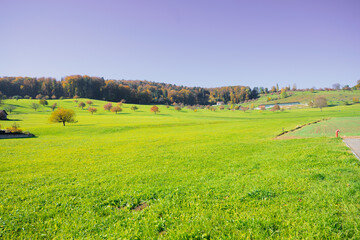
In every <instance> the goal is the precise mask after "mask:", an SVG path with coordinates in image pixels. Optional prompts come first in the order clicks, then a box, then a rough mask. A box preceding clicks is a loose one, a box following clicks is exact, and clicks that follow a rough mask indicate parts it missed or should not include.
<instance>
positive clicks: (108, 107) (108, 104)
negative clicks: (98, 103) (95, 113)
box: [104, 103, 112, 111]
mask: <svg viewBox="0 0 360 240" xmlns="http://www.w3.org/2000/svg"><path fill="white" fill-rule="evenodd" d="M111 108H112V104H111V103H107V104H105V105H104V110H107V111H110V110H111Z"/></svg>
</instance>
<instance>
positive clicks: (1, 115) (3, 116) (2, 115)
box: [0, 110, 8, 120]
mask: <svg viewBox="0 0 360 240" xmlns="http://www.w3.org/2000/svg"><path fill="white" fill-rule="evenodd" d="M7 115H8V114H7V112H6V111H5V110H0V120H8V118H7Z"/></svg>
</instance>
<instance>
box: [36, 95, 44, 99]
mask: <svg viewBox="0 0 360 240" xmlns="http://www.w3.org/2000/svg"><path fill="white" fill-rule="evenodd" d="M35 98H36V99H42V98H43V95H41V94H38V95H36V97H35Z"/></svg>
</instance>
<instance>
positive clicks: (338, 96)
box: [245, 90, 360, 106]
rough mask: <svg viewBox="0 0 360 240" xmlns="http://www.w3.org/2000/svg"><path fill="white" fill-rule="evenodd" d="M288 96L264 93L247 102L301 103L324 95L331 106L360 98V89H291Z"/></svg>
mask: <svg viewBox="0 0 360 240" xmlns="http://www.w3.org/2000/svg"><path fill="white" fill-rule="evenodd" d="M288 95H289V96H288V97H287V98H281V97H280V94H277V93H274V94H262V95H261V96H260V98H259V99H257V100H256V101H252V102H249V103H247V104H245V105H246V106H250V105H251V104H252V103H254V104H255V106H259V105H260V104H275V103H286V102H300V103H301V104H308V103H309V102H310V101H314V99H315V97H317V96H323V97H325V98H326V99H327V101H328V105H329V106H338V105H348V104H352V103H353V97H357V98H360V90H351V91H344V90H338V91H314V92H310V91H303V92H301V91H289V92H288ZM268 98H270V100H268Z"/></svg>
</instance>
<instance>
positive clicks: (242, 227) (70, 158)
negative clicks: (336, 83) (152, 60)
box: [0, 99, 360, 239]
mask: <svg viewBox="0 0 360 240" xmlns="http://www.w3.org/2000/svg"><path fill="white" fill-rule="evenodd" d="M87 100H88V99H79V100H78V101H79V102H80V101H84V102H86V101H87ZM92 101H93V102H94V104H93V107H96V108H98V111H97V112H96V113H94V114H93V115H92V114H91V113H90V112H88V111H87V110H86V108H87V107H85V108H84V110H82V109H81V108H79V107H77V105H78V104H77V103H75V102H73V99H64V100H48V102H49V106H51V105H52V104H53V103H54V102H57V104H58V106H60V107H64V108H69V109H73V110H74V111H75V112H76V114H77V116H76V120H77V122H76V123H67V124H66V126H65V127H64V126H62V124H61V123H50V122H49V120H48V119H49V116H50V114H51V112H52V110H51V109H50V107H49V106H45V107H40V108H39V109H38V110H37V111H35V110H34V109H32V108H31V107H30V106H31V103H32V102H38V100H24V99H20V100H18V101H16V100H5V105H6V104H12V105H15V106H16V109H15V110H14V112H13V113H12V114H10V115H9V116H8V117H9V118H10V119H12V120H16V121H1V122H0V124H1V126H2V128H6V127H10V126H11V125H12V124H13V123H14V122H16V123H17V124H19V125H20V128H21V129H23V130H25V131H29V132H31V133H33V134H35V135H36V138H28V139H0V172H1V174H0V180H1V181H0V188H1V189H0V191H1V196H0V238H2V239H17V238H21V239H24V238H25V239H41V238H43V239H52V238H55V239H69V238H89V239H90V238H91V239H92V238H105V239H114V238H117V239H159V238H160V239H229V238H232V239H242V238H249V239H250V238H255V239H264V238H275V239H276V238H279V239H280V238H281V239H284V238H285V239H289V238H290V239H299V238H305V239H312V238H316V239H348V238H353V239H359V238H360V232H359V228H360V221H359V215H360V201H359V200H360V178H359V176H360V164H359V160H358V159H356V158H355V157H354V155H353V154H352V153H351V151H350V150H349V149H348V148H347V147H346V145H345V144H344V143H343V142H342V140H341V139H336V138H334V133H332V131H333V130H332V129H331V130H328V132H329V134H317V133H318V132H317V131H316V130H314V131H311V134H310V135H308V136H307V138H300V139H287V140H278V139H276V138H275V137H276V136H277V135H278V134H280V133H281V132H282V131H283V129H284V130H285V131H287V130H290V129H293V128H295V127H296V126H298V125H302V124H306V123H309V122H313V121H316V120H319V119H324V118H330V120H329V121H328V123H333V122H335V123H337V122H336V121H339V122H340V120H337V119H342V120H341V121H343V120H344V121H345V120H346V121H347V122H346V125H348V124H353V122H355V121H356V122H359V118H360V104H355V105H351V106H340V107H339V106H337V107H329V108H323V110H322V111H320V109H310V108H307V109H298V110H285V111H283V112H280V111H279V112H271V111H268V110H266V111H258V110H254V111H247V112H243V111H229V110H219V109H218V110H216V111H210V110H207V109H197V111H196V112H194V111H193V110H191V109H186V108H183V109H182V110H180V111H176V110H174V107H173V106H170V107H169V108H167V107H166V106H163V105H158V106H159V109H160V113H157V114H154V113H151V112H150V108H151V105H137V107H138V108H139V109H138V110H136V111H133V110H131V109H130V108H131V106H133V105H132V104H123V105H122V108H123V111H122V112H120V113H118V114H115V113H113V112H109V111H105V110H104V109H103V106H104V105H105V104H106V102H104V101H96V100H92ZM113 104H114V105H116V103H113ZM0 109H1V107H0ZM320 124H326V122H324V123H320ZM320 124H319V126H323V125H320ZM340 125H341V123H337V125H336V126H340ZM355 125H356V126H355ZM355 125H354V124H353V125H351V126H354V128H356V132H355V133H354V134H360V130H359V129H358V128H357V124H355ZM319 126H316V125H313V126H311V127H313V128H314V129H316V128H317V127H319ZM347 129H348V130H346V131H348V132H349V133H347V134H349V135H351V133H350V132H351V127H350V128H347ZM299 131H305V128H304V129H303V130H299ZM344 131H345V130H344ZM294 134H295V132H294ZM300 135H301V134H300Z"/></svg>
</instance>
